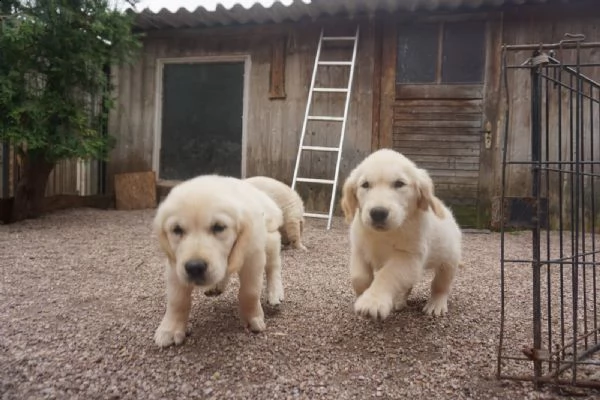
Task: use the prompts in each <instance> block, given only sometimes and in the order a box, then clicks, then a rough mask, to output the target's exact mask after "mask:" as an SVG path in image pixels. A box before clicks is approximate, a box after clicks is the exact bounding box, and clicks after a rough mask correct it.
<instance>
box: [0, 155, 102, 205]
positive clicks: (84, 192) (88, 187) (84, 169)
mask: <svg viewBox="0 0 600 400" xmlns="http://www.w3.org/2000/svg"><path fill="white" fill-rule="evenodd" d="M14 153H15V152H14V149H12V148H11V149H10V154H9V155H8V159H9V160H8V163H7V165H8V181H7V182H4V181H2V175H3V174H2V173H1V172H2V168H4V163H2V158H1V157H2V154H1V152H0V197H3V193H4V187H5V185H6V187H7V194H8V195H7V198H10V197H12V196H14V188H15V185H16V182H15V179H17V180H18V179H19V175H20V162H19V158H18V157H15V154H14ZM99 179H100V175H99V168H98V162H97V161H95V160H88V161H83V160H77V159H69V160H62V161H60V162H58V163H57V164H56V166H55V167H54V169H53V170H52V172H51V173H50V176H49V177H48V183H47V186H46V193H45V195H46V197H51V196H57V195H79V196H89V195H96V194H98V193H99V191H98V183H99Z"/></svg>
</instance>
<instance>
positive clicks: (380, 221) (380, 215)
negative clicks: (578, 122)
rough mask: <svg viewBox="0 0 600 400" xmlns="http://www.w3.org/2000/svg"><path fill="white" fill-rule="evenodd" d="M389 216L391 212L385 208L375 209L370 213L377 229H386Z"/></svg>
mask: <svg viewBox="0 0 600 400" xmlns="http://www.w3.org/2000/svg"><path fill="white" fill-rule="evenodd" d="M389 215H390V212H389V210H388V209H387V208H383V207H373V208H371V210H370V211H369V216H370V217H371V222H372V224H373V226H374V227H376V228H384V227H385V224H386V221H387V218H388V216H389Z"/></svg>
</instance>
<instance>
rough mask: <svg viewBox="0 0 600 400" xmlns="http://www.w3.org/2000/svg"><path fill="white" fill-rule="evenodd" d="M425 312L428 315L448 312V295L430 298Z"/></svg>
mask: <svg viewBox="0 0 600 400" xmlns="http://www.w3.org/2000/svg"><path fill="white" fill-rule="evenodd" d="M423 312H424V313H425V314H427V315H431V316H434V317H439V316H441V315H444V314H446V313H447V312H448V296H437V297H432V298H430V299H429V301H428V302H427V304H425V307H423Z"/></svg>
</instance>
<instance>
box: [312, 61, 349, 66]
mask: <svg viewBox="0 0 600 400" xmlns="http://www.w3.org/2000/svg"><path fill="white" fill-rule="evenodd" d="M318 64H319V65H348V66H350V65H352V61H319V63H318Z"/></svg>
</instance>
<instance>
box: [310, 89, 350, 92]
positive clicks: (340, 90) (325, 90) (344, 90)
mask: <svg viewBox="0 0 600 400" xmlns="http://www.w3.org/2000/svg"><path fill="white" fill-rule="evenodd" d="M313 91H315V92H325V93H345V92H347V91H348V89H346V88H313Z"/></svg>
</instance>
